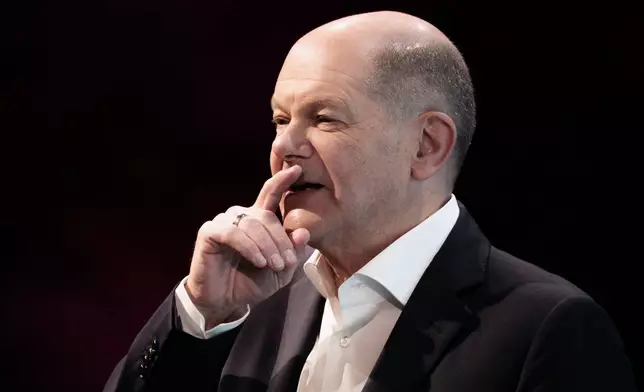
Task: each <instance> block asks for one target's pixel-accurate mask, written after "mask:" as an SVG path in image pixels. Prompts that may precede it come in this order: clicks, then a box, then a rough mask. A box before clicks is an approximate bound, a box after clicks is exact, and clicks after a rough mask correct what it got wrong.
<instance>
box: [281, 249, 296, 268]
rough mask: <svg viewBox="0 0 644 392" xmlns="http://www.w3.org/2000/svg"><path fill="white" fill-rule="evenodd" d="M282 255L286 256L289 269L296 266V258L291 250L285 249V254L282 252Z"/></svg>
mask: <svg viewBox="0 0 644 392" xmlns="http://www.w3.org/2000/svg"><path fill="white" fill-rule="evenodd" d="M284 255H285V256H286V262H287V263H288V265H289V266H290V267H292V266H294V265H295V264H297V257H295V253H294V252H293V251H292V250H290V249H287V250H286V252H284Z"/></svg>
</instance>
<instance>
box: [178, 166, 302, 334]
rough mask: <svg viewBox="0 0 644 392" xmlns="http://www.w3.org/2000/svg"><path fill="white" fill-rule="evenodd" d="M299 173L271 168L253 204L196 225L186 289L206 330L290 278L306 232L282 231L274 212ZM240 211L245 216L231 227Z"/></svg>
mask: <svg viewBox="0 0 644 392" xmlns="http://www.w3.org/2000/svg"><path fill="white" fill-rule="evenodd" d="M301 173H302V168H301V167H300V166H292V167H290V168H288V169H285V170H282V171H280V172H278V173H276V174H275V175H274V176H273V177H271V178H270V179H269V180H268V181H266V183H265V184H264V186H263V187H262V189H261V191H260V192H259V195H258V197H257V200H256V201H255V204H254V205H253V206H252V207H249V208H244V207H231V208H229V209H228V211H226V213H223V214H219V215H217V216H216V217H215V219H213V220H211V221H208V222H206V223H204V224H203V225H202V226H201V228H200V229H199V233H198V235H197V242H196V244H195V251H194V254H193V256H192V263H191V265H190V274H189V275H188V280H187V282H186V291H187V292H188V295H189V296H190V299H191V300H192V302H193V303H194V305H195V306H196V307H197V309H198V310H199V311H200V312H201V314H203V316H204V318H205V319H206V329H210V328H212V327H214V326H216V325H218V324H220V323H222V322H225V321H228V320H233V319H236V318H239V317H241V316H243V315H244V313H245V312H246V309H247V306H248V305H251V306H252V305H254V304H256V303H258V302H260V301H262V300H263V299H265V298H267V297H269V296H270V295H272V294H273V293H275V292H276V291H277V290H279V289H280V288H282V287H284V286H285V285H287V284H288V283H289V282H290V281H291V279H292V277H293V273H294V272H295V268H296V266H297V265H298V264H299V263H298V262H299V261H300V260H302V259H303V258H304V257H305V248H306V244H307V243H308V241H309V238H310V233H309V232H308V230H306V229H297V230H295V231H293V232H292V233H290V234H287V233H286V231H285V230H284V227H283V226H282V224H281V223H280V221H279V219H278V218H277V216H276V215H275V211H277V208H278V206H279V202H280V200H281V199H282V195H283V194H284V192H286V191H287V190H288V188H289V187H290V186H291V185H292V184H293V183H294V182H295V181H296V180H297V178H298V177H299V176H300V175H301ZM242 213H244V214H246V215H247V216H246V217H244V218H243V219H241V221H240V222H239V224H238V225H237V226H235V225H234V224H233V222H234V221H235V218H236V217H237V216H238V215H239V214H242Z"/></svg>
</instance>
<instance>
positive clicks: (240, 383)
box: [218, 271, 324, 392]
mask: <svg viewBox="0 0 644 392" xmlns="http://www.w3.org/2000/svg"><path fill="white" fill-rule="evenodd" d="M296 275H300V276H295V277H294V279H293V282H292V283H291V284H290V285H288V286H286V287H285V288H283V289H282V290H280V291H278V292H277V293H275V294H274V295H273V296H272V297H270V298H268V299H266V300H265V301H263V302H262V303H260V304H258V305H257V306H256V307H255V308H254V309H253V310H252V311H251V313H250V315H249V316H248V319H247V320H246V321H245V322H244V324H243V325H242V328H241V330H240V332H239V336H238V337H237V339H236V342H235V344H234V346H233V348H232V349H231V352H230V355H229V356H228V360H227V361H226V364H225V365H224V368H223V370H222V374H221V379H220V383H219V388H218V390H219V391H220V392H228V391H230V392H232V391H234V392H254V391H266V390H268V391H295V389H296V385H297V382H298V381H299V375H300V372H301V370H302V367H303V365H304V362H305V361H306V357H307V356H308V354H309V352H310V351H311V349H312V348H313V345H314V344H315V339H316V337H317V335H318V333H319V328H320V322H321V318H322V310H323V308H322V307H323V305H324V301H323V299H322V296H320V294H319V293H318V292H317V290H316V289H315V287H314V286H313V285H312V284H311V282H310V281H309V280H308V279H307V278H306V277H305V276H304V273H303V272H301V273H300V271H298V272H296Z"/></svg>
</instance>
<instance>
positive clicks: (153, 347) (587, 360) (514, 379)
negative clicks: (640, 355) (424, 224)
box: [105, 204, 635, 392]
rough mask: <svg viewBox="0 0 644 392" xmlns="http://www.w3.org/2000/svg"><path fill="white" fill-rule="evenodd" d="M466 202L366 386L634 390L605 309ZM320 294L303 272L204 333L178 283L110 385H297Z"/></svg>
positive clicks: (236, 391) (233, 389) (279, 389)
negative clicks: (535, 261) (495, 235)
mask: <svg viewBox="0 0 644 392" xmlns="http://www.w3.org/2000/svg"><path fill="white" fill-rule="evenodd" d="M459 207H460V215H459V218H458V220H457V222H456V225H455V226H454V228H453V230H452V232H451V233H450V235H449V236H448V238H447V240H446V241H445V243H444V245H443V246H442V248H441V249H440V251H439V252H438V254H437V255H436V257H435V258H434V260H433V261H432V263H431V264H430V266H429V268H427V270H426V271H425V273H424V274H423V276H422V278H421V280H420V282H419V283H418V285H417V286H416V288H415V290H414V291H413V293H412V295H411V297H410V299H409V301H408V303H407V304H406V306H405V307H404V308H403V311H402V313H401V315H400V318H399V319H398V322H397V323H396V325H395V327H394V329H393V331H392V333H391V335H390V337H389V339H388V340H387V342H386V344H385V347H384V349H383V351H382V353H381V355H380V357H379V359H378V361H377V363H376V365H375V367H374V369H373V371H372V373H371V376H370V378H369V381H368V382H367V384H366V386H365V388H364V390H365V391H370V392H376V391H397V392H399V391H433V392H455V391H463V392H465V391H476V392H487V391H489V392H504V391H521V392H537V391H539V392H543V391H566V392H571V391H585V392H587V391H611V392H622V391H623V392H626V391H635V383H634V378H633V374H632V369H631V365H630V363H629V361H628V359H627V358H626V356H625V353H624V350H623V347H622V341H621V338H620V336H619V334H618V332H617V331H616V329H615V326H614V325H613V323H612V322H611V319H610V318H609V317H608V315H607V314H606V313H605V312H604V310H603V309H602V308H601V307H600V306H599V305H598V304H596V303H595V302H594V301H593V300H592V299H591V298H590V297H589V296H588V295H587V294H585V293H584V292H583V291H581V290H580V289H578V288H577V287H575V286H574V285H572V284H571V283H569V282H567V281H566V280H564V279H562V278H560V277H558V276H556V275H553V274H550V273H548V272H546V271H544V270H542V269H540V268H538V267H536V266H534V265H532V264H529V263H526V262H524V261H522V260H519V259H517V258H515V257H513V256H511V255H509V254H507V253H505V252H503V251H501V250H498V249H496V248H494V247H492V246H491V245H490V243H489V242H488V240H487V239H486V238H485V236H484V235H483V234H482V233H481V231H480V230H479V228H478V227H477V225H476V223H475V222H474V220H473V218H472V217H471V216H470V215H469V213H468V212H467V210H466V209H465V207H464V206H463V205H462V204H459ZM400 268H405V261H404V260H400ZM323 304H324V301H323V298H322V297H321V296H320V295H319V293H318V292H317V291H316V290H315V288H314V287H313V285H312V284H311V283H310V282H309V280H308V279H307V278H306V277H305V276H304V274H303V273H301V271H298V273H297V274H296V276H295V277H294V278H293V281H292V282H291V283H290V284H289V285H288V286H286V287H284V288H283V289H282V290H280V291H278V292H277V293H275V294H274V295H273V296H271V297H270V298H268V299H266V300H265V301H263V302H261V303H260V304H258V305H257V306H256V307H255V308H254V309H253V310H252V311H251V313H250V315H249V317H248V318H247V319H246V321H245V322H244V323H243V325H242V326H241V327H238V328H237V329H235V330H233V331H230V332H226V333H224V334H223V335H220V336H217V337H215V338H212V339H210V340H201V339H197V338H194V337H192V336H190V335H188V334H186V333H184V332H182V330H181V325H180V320H179V319H178V317H177V315H176V309H175V304H174V294H171V295H170V296H168V298H167V299H166V300H165V302H164V303H163V304H162V305H161V307H160V308H159V309H158V310H157V312H156V313H155V314H154V315H153V316H152V318H151V319H150V320H149V321H148V323H147V324H146V326H145V327H144V328H143V330H142V331H141V332H140V333H139V335H138V336H137V337H136V339H135V340H134V343H133V344H132V346H131V348H130V350H129V352H128V353H127V355H126V356H125V357H124V358H123V360H121V362H119V364H118V365H117V366H116V368H115V369H114V371H113V373H112V375H111V376H110V378H109V380H108V382H107V385H106V386H105V391H110V392H111V391H118V392H126V391H128V392H130V391H131V392H135V391H136V392H138V391H204V392H205V391H219V392H246V391H247V392H250V391H272V392H287V391H290V392H295V391H296V388H297V383H298V379H299V376H300V372H301V370H302V367H303V365H304V362H305V360H306V357H307V356H308V354H309V352H310V351H311V349H312V348H313V344H314V343H315V340H316V337H317V334H318V332H319V328H320V322H321V318H322V310H323Z"/></svg>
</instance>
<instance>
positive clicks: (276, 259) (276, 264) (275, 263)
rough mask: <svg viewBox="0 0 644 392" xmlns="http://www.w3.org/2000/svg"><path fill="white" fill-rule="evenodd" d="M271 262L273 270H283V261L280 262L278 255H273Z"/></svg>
mask: <svg viewBox="0 0 644 392" xmlns="http://www.w3.org/2000/svg"><path fill="white" fill-rule="evenodd" d="M271 261H272V262H273V267H275V269H277V270H281V269H282V268H284V260H282V258H281V257H280V255H278V254H274V255H273V256H272V257H271Z"/></svg>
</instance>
